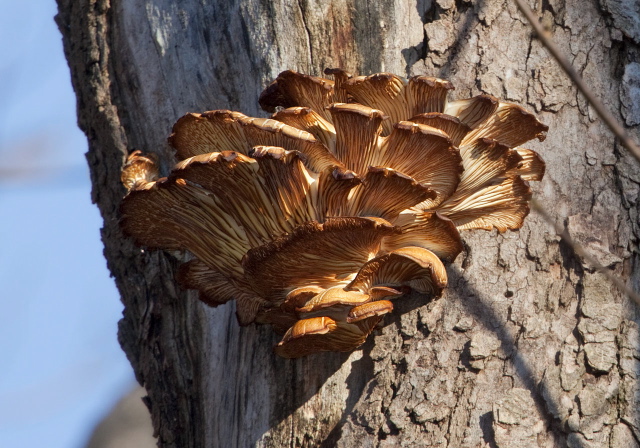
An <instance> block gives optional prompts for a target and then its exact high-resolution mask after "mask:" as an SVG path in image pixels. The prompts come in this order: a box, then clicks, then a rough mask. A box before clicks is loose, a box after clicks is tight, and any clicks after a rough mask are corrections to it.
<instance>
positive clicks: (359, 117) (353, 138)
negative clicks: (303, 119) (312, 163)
mask: <svg viewBox="0 0 640 448" xmlns="http://www.w3.org/2000/svg"><path fill="white" fill-rule="evenodd" d="M328 110H329V112H330V113H331V117H332V119H333V124H334V126H335V129H336V144H335V155H336V158H337V159H338V160H340V161H341V162H342V163H344V164H345V166H346V167H347V169H350V170H352V171H355V172H356V173H358V174H364V173H365V172H366V170H367V168H368V167H370V166H372V165H376V155H377V152H378V137H379V136H380V132H381V130H382V122H383V121H384V120H385V119H386V118H387V117H386V116H385V115H384V114H383V113H382V112H380V111H379V110H377V109H372V108H370V107H367V106H363V105H361V104H345V103H335V104H332V105H331V106H330V107H329V108H328Z"/></svg>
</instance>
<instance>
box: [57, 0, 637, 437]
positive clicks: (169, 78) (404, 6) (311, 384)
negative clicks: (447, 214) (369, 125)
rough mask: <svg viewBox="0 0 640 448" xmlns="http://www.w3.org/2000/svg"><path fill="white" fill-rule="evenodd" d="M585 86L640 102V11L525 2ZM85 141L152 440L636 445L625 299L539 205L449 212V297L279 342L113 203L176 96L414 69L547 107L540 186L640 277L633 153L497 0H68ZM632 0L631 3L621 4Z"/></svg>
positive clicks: (629, 116)
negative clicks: (198, 284)
mask: <svg viewBox="0 0 640 448" xmlns="http://www.w3.org/2000/svg"><path fill="white" fill-rule="evenodd" d="M530 3H531V5H532V6H534V7H536V8H537V13H538V14H539V15H540V16H541V17H542V21H543V23H544V25H545V26H546V28H547V29H548V30H549V32H550V33H551V35H552V36H553V38H554V39H555V41H556V42H557V43H558V44H559V45H560V46H561V48H562V49H563V51H564V52H565V53H566V54H567V55H569V56H570V59H571V60H572V62H573V64H574V65H575V66H576V68H577V69H578V70H579V71H580V72H581V73H582V74H583V76H584V78H585V79H586V80H587V82H588V83H589V84H590V85H591V86H592V88H593V89H594V91H596V92H597V94H598V95H599V96H600V98H602V100H603V101H604V102H605V103H606V105H607V106H608V107H609V108H610V109H611V110H612V111H614V113H615V114H616V115H617V117H618V118H619V119H620V120H621V121H623V122H624V123H625V124H626V125H627V126H628V127H629V128H630V129H631V130H632V131H635V130H636V129H637V128H636V126H637V125H638V124H640V107H639V106H638V104H640V94H639V91H640V90H639V89H638V85H639V83H640V65H639V63H638V57H639V54H640V52H639V50H640V47H639V44H640V31H639V30H638V27H637V23H638V22H639V21H640V18H639V17H638V16H637V14H638V11H637V9H636V10H633V8H631V7H628V8H626V7H625V5H631V2H624V1H621V0H600V1H597V0H588V1H582V0H565V1H560V0H552V1H542V2H540V1H537V2H534V1H531V2H530ZM58 4H59V14H58V16H57V18H56V20H57V22H58V25H59V27H60V30H61V32H62V35H63V41H64V48H65V52H66V55H67V59H68V61H69V65H70V69H71V77H72V82H73V86H74V88H75V91H76V94H77V98H78V103H77V104H78V120H79V125H80V127H81V129H82V130H83V131H84V132H85V134H86V135H87V138H88V142H89V152H88V154H87V160H88V163H89V166H90V169H91V176H92V182H93V200H94V201H95V203H96V204H97V205H98V207H99V208H100V211H101V213H102V216H103V218H104V228H103V231H102V238H103V241H104V245H105V252H104V253H105V256H106V258H107V261H108V265H109V268H110V270H111V272H112V274H113V276H114V278H115V281H116V283H117V286H118V288H119V290H120V293H121V296H122V301H123V303H124V307H125V308H124V316H123V319H122V320H121V322H120V325H119V340H120V343H121V345H122V347H123V349H124V350H125V352H126V354H127V356H128V358H129V360H130V361H131V364H132V365H133V368H134V370H135V373H136V376H137V379H138V381H139V382H140V383H141V384H143V385H144V386H145V388H146V390H147V393H148V397H147V399H146V403H147V405H148V407H149V409H150V411H151V415H152V419H153V423H154V427H155V430H156V433H157V437H158V440H159V444H160V446H163V447H186V446H199V447H205V446H207V447H228V446H237V447H246V446H271V447H279V446H345V447H347V446H414V447H418V446H425V447H426V446H449V447H485V446H486V447H509V446H510V447H520V446H544V447H552V446H555V447H562V446H572V447H605V446H606V447H609V446H610V447H622V446H625V447H626V446H637V443H638V442H637V441H638V438H639V437H640V420H639V419H638V415H637V412H638V411H637V409H638V407H637V397H638V394H639V393H640V392H639V391H638V388H637V385H636V380H635V378H636V375H637V374H638V372H640V369H639V364H638V363H639V362H640V361H639V359H640V354H639V351H638V348H639V347H638V344H639V337H638V325H637V319H638V316H637V310H636V308H634V306H633V305H632V304H629V303H628V301H627V299H626V298H625V297H623V296H622V295H621V294H620V293H619V292H618V291H617V290H616V289H614V288H613V287H611V286H610V284H609V283H608V282H607V281H606V280H604V279H603V278H602V277H601V275H599V274H596V273H595V272H594V271H593V269H591V268H590V267H589V266H588V265H587V264H585V263H583V261H582V260H581V259H579V258H578V257H576V256H575V255H574V254H573V252H572V251H571V249H570V248H569V247H567V246H566V245H564V244H563V243H560V241H559V238H558V237H557V236H556V235H555V232H554V231H553V230H552V229H551V228H550V227H549V226H547V225H546V224H545V223H544V221H543V220H542V219H541V218H540V217H539V216H537V215H535V214H532V215H531V216H530V217H529V218H528V221H527V223H526V224H525V226H524V227H523V228H522V229H521V230H520V231H518V232H507V233H504V234H497V233H496V232H475V233H473V234H471V233H469V234H463V238H464V239H465V242H466V247H465V252H464V253H463V254H462V255H461V256H460V257H458V259H457V261H456V262H455V263H454V264H453V265H451V266H450V267H449V268H448V274H449V286H448V290H447V292H446V293H445V294H444V296H443V297H442V298H440V299H436V300H431V301H429V300H426V299H424V298H417V299H416V300H418V302H417V304H416V306H415V307H413V309H406V310H404V312H400V313H398V312H396V313H394V314H393V315H392V316H387V320H386V325H385V327H384V328H383V329H382V330H380V331H379V332H378V334H376V335H375V337H374V338H372V339H370V340H369V341H368V342H367V343H366V344H365V345H364V346H363V348H362V349H361V350H357V351H355V352H353V353H351V354H336V353H329V354H320V355H314V356H310V357H307V358H302V359H298V360H293V361H292V360H285V359H280V358H278V357H276V356H274V354H273V352H272V346H273V345H274V344H275V343H276V342H277V336H276V335H274V334H273V333H272V331H271V329H270V328H267V327H264V326H249V327H244V328H241V327H239V326H238V324H237V322H236V320H235V317H234V307H233V305H232V304H228V305H224V306H220V307H218V308H215V309H213V308H208V307H206V306H205V305H204V304H202V303H200V302H198V301H197V300H196V298H195V296H194V295H193V294H192V293H188V292H186V291H184V290H182V289H180V288H179V287H177V286H176V284H175V281H174V270H175V266H176V265H177V260H178V258H179V257H180V255H179V254H175V253H172V254H169V253H164V252H146V251H143V250H141V249H139V248H136V247H134V246H133V244H132V243H131V241H130V240H127V239H126V238H124V237H123V235H122V234H121V231H120V229H119V226H118V206H119V204H120V201H121V198H122V196H123V194H124V189H123V187H122V186H121V184H120V170H121V167H122V165H123V162H124V160H125V157H126V155H127V154H128V152H129V151H131V150H133V149H141V150H144V151H147V152H154V153H156V154H157V155H158V156H159V158H160V160H161V167H162V170H164V172H165V173H166V172H167V170H168V169H169V167H170V166H171V165H172V163H173V154H172V151H171V149H170V148H169V146H168V145H167V142H166V138H167V136H168V134H169V133H170V130H171V126H172V124H173V123H174V122H175V120H176V119H178V118H179V117H180V116H182V115H184V114H185V113H187V112H199V111H204V110H213V109H231V110H239V111H242V112H244V113H246V114H248V115H253V116H257V115H258V114H260V112H259V111H258V103H257V98H258V95H259V93H260V91H261V90H262V89H263V88H264V87H265V86H266V85H267V84H268V83H269V82H270V80H272V79H273V78H274V77H275V76H276V75H277V74H278V73H279V72H280V71H282V70H285V69H294V70H297V71H300V72H304V73H311V74H316V75H320V74H321V73H322V71H323V69H324V68H327V67H341V68H343V69H345V70H348V71H350V72H353V73H358V74H370V73H375V72H381V71H388V72H393V73H397V74H400V75H403V76H411V75H414V74H428V75H429V76H436V77H439V78H445V79H448V80H450V81H451V82H453V83H454V85H455V86H456V89H457V90H456V96H457V97H458V98H462V97H469V96H472V95H475V94H478V93H488V94H493V95H496V96H498V97H501V98H506V99H507V100H509V101H512V102H517V103H519V104H522V105H524V106H525V107H527V108H529V109H531V110H535V111H536V113H537V114H538V117H539V118H540V119H541V121H543V122H545V123H546V124H547V125H549V127H550V131H549V134H548V138H547V140H546V141H545V142H544V143H542V144H538V143H536V144H534V145H531V148H532V149H535V150H536V151H538V152H539V153H541V154H542V156H543V157H544V158H545V159H546V162H547V174H546V177H545V179H544V181H543V182H542V183H541V184H540V185H537V186H535V187H534V192H535V194H536V196H537V198H538V199H539V201H540V202H541V203H542V204H543V205H544V206H545V207H546V208H547V209H548V210H550V211H551V213H552V214H554V215H555V216H557V220H558V222H559V223H560V224H562V225H565V226H566V227H567V229H568V230H569V231H570V232H571V233H572V234H573V236H574V237H575V238H576V239H577V240H578V241H580V242H581V243H583V244H584V245H585V246H586V248H587V250H589V251H590V253H592V254H593V255H594V256H595V257H596V258H597V259H598V260H599V261H600V262H601V263H602V264H604V265H606V266H608V267H609V269H611V270H612V271H613V272H614V273H616V275H619V276H621V277H622V278H624V279H625V281H628V282H629V284H631V285H635V286H636V287H637V285H638V282H639V272H640V271H639V270H638V267H637V262H638V253H637V249H636V243H637V237H638V213H637V208H636V207H637V198H638V192H639V190H640V187H639V184H640V170H639V169H638V165H637V163H636V162H635V161H634V160H632V159H631V157H629V156H628V155H627V154H626V152H625V151H624V150H623V149H622V148H619V147H618V146H616V143H615V141H614V139H613V138H612V136H611V134H610V132H609V131H608V130H607V128H606V127H605V126H604V125H603V124H602V122H601V121H600V120H599V119H598V117H597V116H595V114H594V112H593V110H592V109H591V108H590V107H589V106H588V105H587V103H586V102H585V101H584V99H583V98H582V97H581V95H580V94H578V93H577V91H576V88H575V87H574V86H573V84H572V82H571V81H570V80H569V79H568V78H567V77H566V76H565V75H564V74H563V73H562V72H561V71H560V69H559V68H558V67H557V65H556V64H555V62H554V61H553V60H552V59H550V57H549V56H548V53H547V52H546V51H545V49H544V48H543V47H542V46H541V45H540V43H539V42H538V41H537V40H536V39H535V37H534V36H533V35H532V33H531V30H530V28H529V26H528V24H527V22H526V21H525V20H524V19H523V18H522V16H521V15H520V14H519V12H518V11H517V9H516V7H515V6H514V5H513V4H512V3H511V2H509V1H503V0H484V1H483V0H462V1H453V0H435V1H430V0H418V1H414V2H411V1H403V0H392V1H390V0H384V1H374V0H362V1H356V0H342V1H332V2H325V1H312V0H301V1H298V2H287V1H274V2H264V1H258V0H246V1H221V0H202V1H191V0H185V1H180V2H175V1H174V2H169V1H163V0H147V1H144V2H140V1H131V0H112V1H109V0H91V1H89V0H84V1H71V0H58ZM634 14H635V15H634ZM636 135H637V134H636Z"/></svg>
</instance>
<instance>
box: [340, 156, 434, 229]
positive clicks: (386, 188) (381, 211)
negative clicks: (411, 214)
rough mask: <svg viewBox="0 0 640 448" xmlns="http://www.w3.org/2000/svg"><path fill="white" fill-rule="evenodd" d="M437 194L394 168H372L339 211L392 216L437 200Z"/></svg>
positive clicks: (385, 217)
mask: <svg viewBox="0 0 640 448" xmlns="http://www.w3.org/2000/svg"><path fill="white" fill-rule="evenodd" d="M436 196H437V193H436V192H435V191H434V190H432V189H431V188H430V187H427V186H425V185H422V184H420V183H418V182H416V180H415V179H412V178H411V177H409V176H406V175H404V174H402V173H399V172H397V171H396V170H392V169H391V168H382V167H380V168H379V167H370V168H369V170H368V172H367V175H366V176H365V178H364V179H363V181H362V183H361V184H360V185H357V186H356V187H355V188H354V189H353V190H352V191H351V193H350V194H349V197H348V200H347V203H346V204H345V206H344V207H343V208H342V209H341V210H340V212H339V213H340V214H341V215H346V216H380V217H382V218H384V219H393V218H395V217H397V216H398V214H400V212H401V211H403V210H405V209H407V208H409V207H412V206H414V205H416V204H419V203H422V202H423V201H426V200H428V199H431V200H433V199H435V198H436Z"/></svg>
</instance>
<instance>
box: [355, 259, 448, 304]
mask: <svg viewBox="0 0 640 448" xmlns="http://www.w3.org/2000/svg"><path fill="white" fill-rule="evenodd" d="M446 284H447V271H446V270H445V268H444V265H443V264H442V261H440V259H439V258H438V257H437V256H436V255H435V254H434V253H433V252H431V251H430V250H427V249H424V248H421V247H403V248H400V249H396V250H394V251H392V252H390V253H388V254H385V255H381V256H379V257H376V258H374V259H372V260H370V261H369V262H368V263H366V264H365V265H363V266H362V268H361V269H360V271H358V275H357V276H356V278H355V279H354V280H353V281H352V282H351V283H349V285H348V286H347V287H346V289H358V290H360V291H367V290H369V289H371V288H372V287H374V286H390V287H399V286H409V287H410V288H412V289H414V290H415V291H417V292H420V293H423V294H432V295H435V296H439V295H440V294H441V293H442V289H443V288H444V287H445V286H446Z"/></svg>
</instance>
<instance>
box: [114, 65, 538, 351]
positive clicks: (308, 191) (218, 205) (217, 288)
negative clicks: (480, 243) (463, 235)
mask: <svg viewBox="0 0 640 448" xmlns="http://www.w3.org/2000/svg"><path fill="white" fill-rule="evenodd" d="M325 73H326V74H327V75H328V76H330V77H332V78H333V79H325V78H320V77H315V76H309V75H304V74H300V73H296V72H293V71H286V72H283V73H281V74H280V75H279V76H278V78H277V79H276V80H275V81H274V82H273V83H272V84H271V85H270V86H269V87H267V89H265V91H264V92H263V93H262V95H261V96H260V105H261V106H262V108H263V109H265V110H266V111H268V112H271V113H273V115H272V117H271V118H269V119H265V118H252V117H248V116H245V115H243V114H241V113H239V112H231V111H228V110H217V111H211V112H205V113H202V114H193V113H192V114H188V115H186V116H184V117H182V118H181V119H179V120H178V122H177V123H176V124H175V125H174V127H173V133H172V134H171V136H170V137H169V143H170V144H171V146H172V147H173V148H175V151H176V156H177V158H178V160H179V162H178V164H177V165H176V166H175V168H174V169H173V170H172V171H171V173H170V174H169V175H168V177H166V178H161V179H157V169H156V167H155V164H154V161H153V160H152V158H151V156H145V155H143V154H141V153H139V152H134V153H133V154H131V156H130V157H129V159H128V161H127V164H126V165H125V167H124V169H123V173H122V180H123V183H124V184H125V186H126V187H127V188H128V189H129V192H128V194H127V196H126V197H125V199H124V200H123V202H122V207H121V214H122V220H121V226H122V229H123V231H124V232H125V234H127V235H129V236H131V237H133V238H134V240H135V242H136V243H137V244H138V245H141V246H144V247H147V248H157V249H168V250H186V251H188V252H189V253H190V254H191V255H192V257H191V259H190V261H188V262H186V263H184V264H182V265H181V267H180V269H179V272H178V275H177V277H178V278H177V279H178V281H179V283H181V284H182V285H183V286H184V287H186V288H191V289H197V290H198V291H199V292H200V298H201V300H202V301H204V302H205V303H207V304H209V305H211V306H216V305H219V304H222V303H225V302H227V301H229V300H235V302H236V310H237V317H238V320H239V322H240V324H242V325H246V324H250V323H252V322H257V323H265V324H270V325H272V326H273V328H274V329H275V330H276V331H277V332H279V333H281V334H283V337H282V340H281V342H280V343H279V344H278V345H277V346H276V348H275V351H276V353H277V354H278V355H280V356H284V357H289V358H295V357H299V356H304V355H308V354H311V353H315V352H320V351H349V350H353V349H355V348H357V347H358V346H359V345H361V344H362V343H363V342H364V341H365V339H366V338H367V336H368V335H369V334H370V333H371V332H372V330H373V329H374V328H375V326H376V325H377V324H378V323H379V322H380V320H381V319H382V317H383V316H384V315H385V314H387V313H389V312H391V311H392V310H393V300H394V299H398V300H402V299H401V296H403V295H404V294H406V293H407V292H408V291H411V290H413V291H417V292H419V293H423V294H427V295H431V296H438V295H440V294H441V292H442V290H443V288H444V287H445V286H446V284H447V275H446V271H445V268H444V265H443V262H444V263H446V262H451V261H453V260H454V259H455V258H456V256H457V255H458V254H459V253H460V251H461V250H462V242H461V239H460V233H459V232H460V231H461V230H470V229H497V230H498V231H500V232H503V231H506V230H508V229H518V228H520V227H521V226H522V224H523V220H524V218H525V217H526V215H527V214H528V212H529V204H528V203H529V200H530V198H531V192H530V189H529V186H528V184H527V181H538V180H540V179H541V178H542V176H543V174H544V162H543V161H542V159H541V158H540V157H539V156H538V154H536V153H535V152H533V151H531V150H529V149H525V148H521V147H520V145H522V144H523V143H525V142H527V141H529V140H531V139H534V138H538V139H540V140H543V138H544V136H545V132H546V131H547V126H545V125H543V124H542V123H540V122H539V121H538V120H537V119H536V118H535V117H534V116H533V115H532V114H531V113H529V112H527V111H525V110H524V109H523V108H522V107H520V106H518V105H515V104H511V103H505V102H501V101H499V100H498V99H496V98H494V97H492V96H489V95H479V96H476V97H473V98H468V99H462V100H456V101H448V100H447V96H448V93H449V91H450V90H453V86H452V85H451V83H449V82H448V81H444V80H441V79H436V78H430V77H426V76H416V77H413V78H411V79H409V80H406V79H404V78H401V77H399V76H396V75H392V74H388V73H380V74H375V75H371V76H351V75H350V74H348V73H346V72H344V71H342V70H337V69H333V70H327V71H326V72H325Z"/></svg>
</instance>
